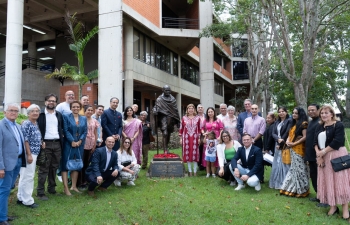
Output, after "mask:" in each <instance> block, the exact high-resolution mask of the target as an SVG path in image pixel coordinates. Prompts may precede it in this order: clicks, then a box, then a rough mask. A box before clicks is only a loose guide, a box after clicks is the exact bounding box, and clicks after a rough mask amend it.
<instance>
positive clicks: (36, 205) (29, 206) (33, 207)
mask: <svg viewBox="0 0 350 225" xmlns="http://www.w3.org/2000/svg"><path fill="white" fill-rule="evenodd" d="M22 205H24V204H23V203H22ZM24 206H26V207H28V208H31V209H35V208H38V207H39V205H38V204H36V203H33V204H31V205H24Z"/></svg>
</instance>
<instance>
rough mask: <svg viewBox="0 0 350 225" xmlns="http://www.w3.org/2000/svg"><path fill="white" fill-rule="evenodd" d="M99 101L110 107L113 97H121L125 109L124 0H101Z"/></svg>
mask: <svg viewBox="0 0 350 225" xmlns="http://www.w3.org/2000/svg"><path fill="white" fill-rule="evenodd" d="M98 13H99V33H98V70H99V75H98V85H99V88H98V102H99V104H102V105H104V106H105V107H109V100H110V98H111V97H117V98H118V99H119V106H118V109H117V110H118V111H123V109H122V107H123V66H122V61H123V57H122V51H123V49H122V45H123V44H122V43H123V35H122V21H123V12H122V1H120V0H119V1H111V0H100V1H99V11H98Z"/></svg>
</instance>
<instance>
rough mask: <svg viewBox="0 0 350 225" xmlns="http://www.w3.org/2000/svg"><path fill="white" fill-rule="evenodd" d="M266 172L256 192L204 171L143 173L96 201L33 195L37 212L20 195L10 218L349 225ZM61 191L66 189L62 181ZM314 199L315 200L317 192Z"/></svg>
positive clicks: (59, 221)
mask: <svg viewBox="0 0 350 225" xmlns="http://www.w3.org/2000/svg"><path fill="white" fill-rule="evenodd" d="M174 152H175V153H180V150H176V151H174ZM155 153H156V152H155V151H152V152H150V158H152V157H153V155H154V154H155ZM265 174H266V175H265V177H266V178H265V184H263V185H262V189H261V191H260V192H256V191H255V190H254V188H245V189H243V190H241V191H234V188H233V187H230V186H229V185H228V184H227V183H226V182H225V181H224V180H222V179H220V178H205V172H204V171H200V172H199V173H198V176H197V177H185V178H170V179H164V178H163V179H160V178H152V179H151V178H148V177H146V171H145V170H142V171H141V173H140V176H139V178H138V179H137V180H136V181H135V184H136V186H134V187H130V186H126V184H125V183H123V185H122V187H118V188H117V187H115V186H114V185H113V186H111V187H110V188H109V189H108V191H107V192H98V191H96V197H94V198H92V197H90V196H88V195H87V193H86V192H84V193H83V194H74V193H73V192H72V194H74V196H73V197H67V196H63V195H62V196H50V195H48V197H49V198H50V199H49V201H40V200H37V199H36V197H34V198H35V201H36V203H38V204H39V205H40V206H39V208H37V209H30V208H26V207H24V206H21V205H17V204H16V200H17V197H16V191H15V192H14V193H12V194H11V196H10V202H9V215H17V216H19V218H18V219H17V220H15V221H13V224H140V225H141V224H190V225H197V224H200V225H203V224H252V225H254V224H317V225H319V224H347V223H346V222H345V221H343V220H342V219H341V216H338V215H336V216H333V217H328V216H326V212H327V209H325V208H318V207H316V204H315V203H313V202H310V201H309V200H308V198H304V199H297V198H291V197H285V196H280V195H279V192H278V191H277V190H272V189H269V188H268V177H269V175H270V168H267V169H266V173H265ZM57 182H58V181H57ZM57 190H58V191H59V192H61V193H62V191H63V188H62V184H61V183H59V182H58V187H57ZM35 194H36V191H35V190H34V194H33V195H35ZM310 197H315V193H314V191H313V189H312V188H311V195H310ZM340 215H341V214H340Z"/></svg>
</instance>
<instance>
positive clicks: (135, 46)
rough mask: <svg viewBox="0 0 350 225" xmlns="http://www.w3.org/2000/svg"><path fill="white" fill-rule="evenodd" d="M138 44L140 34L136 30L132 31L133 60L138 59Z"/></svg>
mask: <svg viewBox="0 0 350 225" xmlns="http://www.w3.org/2000/svg"><path fill="white" fill-rule="evenodd" d="M139 42H140V34H139V32H138V31H137V30H134V38H133V56H134V58H135V59H140V50H139Z"/></svg>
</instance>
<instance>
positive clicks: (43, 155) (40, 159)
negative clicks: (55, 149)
mask: <svg viewBox="0 0 350 225" xmlns="http://www.w3.org/2000/svg"><path fill="white" fill-rule="evenodd" d="M46 162H47V156H46V152H45V150H44V149H43V148H40V153H39V155H38V157H37V159H36V165H37V166H44V165H45V164H46Z"/></svg>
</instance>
